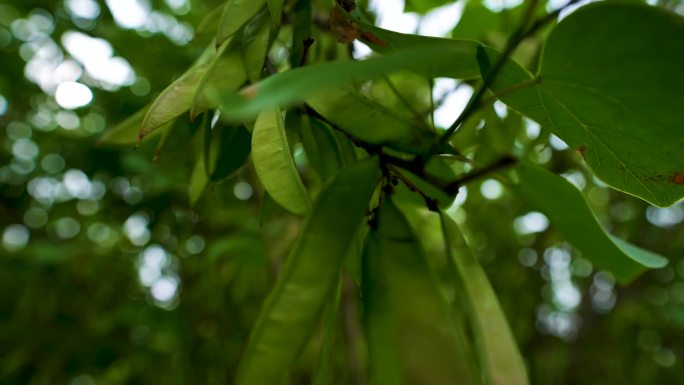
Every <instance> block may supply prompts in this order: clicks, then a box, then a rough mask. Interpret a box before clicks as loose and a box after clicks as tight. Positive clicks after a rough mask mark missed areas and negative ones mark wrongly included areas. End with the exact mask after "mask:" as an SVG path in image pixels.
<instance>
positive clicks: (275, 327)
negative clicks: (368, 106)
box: [236, 158, 380, 385]
mask: <svg viewBox="0 0 684 385" xmlns="http://www.w3.org/2000/svg"><path fill="white" fill-rule="evenodd" d="M379 178H380V169H379V166H378V161H377V159H376V158H369V159H366V160H363V161H361V162H358V163H356V164H354V165H352V166H350V167H348V168H347V169H345V170H343V171H342V172H341V173H340V174H339V175H338V176H337V177H336V178H335V179H333V180H332V181H331V183H330V184H328V185H327V186H326V188H325V189H324V190H323V191H322V192H321V193H320V194H319V195H318V198H317V199H316V201H315V203H314V207H313V210H312V211H311V215H310V216H309V218H308V219H307V221H306V223H305V225H304V228H303V229H302V231H301V233H300V235H299V238H298V239H297V241H296V242H295V245H294V247H293V249H292V252H291V253H290V256H289V257H288V259H287V261H286V262H285V266H284V268H283V270H282V272H281V273H280V275H279V276H278V279H277V281H276V283H275V287H274V288H273V290H272V291H271V293H270V294H269V296H268V299H267V300H266V303H265V304H264V306H263V307H262V309H261V311H260V314H259V317H258V319H257V321H256V324H255V326H254V328H253V330H252V335H251V336H250V340H249V342H248V345H247V348H246V350H245V352H244V354H243V359H242V362H241V363H240V366H239V369H238V375H237V380H236V384H237V385H273V384H277V383H279V382H280V381H281V380H282V378H283V376H284V375H285V374H286V372H287V371H288V369H289V368H290V366H291V365H292V364H293V362H294V361H295V359H296V358H297V353H298V352H299V351H300V350H301V348H302V347H303V346H304V344H305V343H306V341H307V339H308V338H309V336H310V335H311V333H312V331H313V329H314V328H315V326H316V323H317V321H318V319H319V317H320V314H321V311H322V310H323V308H324V306H325V301H326V299H328V298H330V292H331V291H332V289H333V288H334V287H335V284H336V283H337V282H338V278H339V275H340V270H341V268H342V263H343V262H344V259H345V256H346V255H347V249H348V248H349V245H350V243H351V242H352V240H353V239H354V237H355V236H356V234H357V231H358V229H359V227H360V226H361V224H362V223H363V221H364V218H365V216H366V210H367V208H368V202H369V201H370V199H371V196H372V194H373V192H374V190H375V187H376V184H377V182H378V180H379Z"/></svg>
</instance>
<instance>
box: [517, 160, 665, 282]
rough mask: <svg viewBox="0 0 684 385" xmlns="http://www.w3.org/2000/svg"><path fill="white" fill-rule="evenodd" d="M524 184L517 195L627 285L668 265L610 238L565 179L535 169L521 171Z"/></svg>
mask: <svg viewBox="0 0 684 385" xmlns="http://www.w3.org/2000/svg"><path fill="white" fill-rule="evenodd" d="M517 174H518V176H519V178H520V183H519V184H518V185H517V186H516V187H515V191H516V192H517V193H518V194H519V195H520V196H521V197H522V198H524V199H525V200H526V201H527V203H528V204H529V205H530V206H531V207H533V208H535V209H537V210H539V211H541V212H542V213H544V214H545V215H546V216H547V217H548V218H549V220H550V221H551V224H552V225H553V227H554V228H555V229H556V230H557V231H558V232H560V233H561V234H562V235H563V236H564V237H565V238H566V239H567V240H568V242H570V243H571V244H572V245H573V246H574V247H576V248H577V249H579V250H580V251H581V252H582V255H583V256H584V258H587V259H589V260H590V261H592V263H594V264H596V265H597V266H598V267H600V268H602V269H606V270H608V271H610V272H611V273H613V274H614V275H615V277H616V278H617V279H618V280H619V281H621V282H623V283H627V282H629V281H631V280H632V279H634V278H635V277H636V276H637V275H638V274H639V273H641V272H643V271H644V270H645V269H646V268H660V267H663V266H665V265H667V259H665V258H663V257H662V256H660V255H657V254H654V253H652V252H650V251H647V250H644V249H641V248H639V247H637V246H634V245H630V244H628V243H626V242H624V241H622V240H616V238H614V237H612V236H611V235H609V234H607V233H606V232H605V231H604V230H603V228H602V227H601V225H600V224H599V222H598V220H597V219H596V217H595V216H594V213H592V211H591V209H590V208H589V205H587V203H586V201H585V200H584V197H583V196H582V193H580V191H579V190H577V188H575V186H573V185H572V184H571V183H570V182H568V181H566V180H565V179H564V178H562V177H560V176H557V175H555V174H552V173H550V172H548V171H546V170H543V169H541V168H538V167H535V166H529V165H522V166H520V167H519V168H517Z"/></svg>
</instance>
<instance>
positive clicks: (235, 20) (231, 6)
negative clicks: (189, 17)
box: [216, 0, 266, 47]
mask: <svg viewBox="0 0 684 385" xmlns="http://www.w3.org/2000/svg"><path fill="white" fill-rule="evenodd" d="M264 4H266V0H229V1H227V2H226V6H225V8H224V9H223V13H222V14H221V20H220V21H219V26H218V31H217V32H216V46H217V47H219V46H220V45H222V44H223V42H224V41H226V40H227V39H228V38H230V37H231V36H233V35H234V34H235V32H237V31H238V30H239V29H240V28H241V27H242V26H243V25H245V23H247V21H249V19H251V18H252V16H254V15H256V13H257V12H259V10H260V9H261V7H263V6H264Z"/></svg>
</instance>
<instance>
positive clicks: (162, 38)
mask: <svg viewBox="0 0 684 385" xmlns="http://www.w3.org/2000/svg"><path fill="white" fill-rule="evenodd" d="M221 3H222V2H221V1H217V0H215V1H208V0H207V1H196V0H192V1H190V0H164V1H162V0H107V1H102V0H97V1H96V0H64V1H56V0H14V1H13V0H10V1H7V0H4V1H0V128H1V129H2V138H1V141H2V142H1V145H0V198H1V201H0V235H1V237H2V239H1V241H2V243H1V244H0V383H3V384H72V385H85V384H190V383H199V384H204V383H206V384H226V383H231V381H232V378H233V376H234V372H235V367H236V365H237V361H238V359H239V357H240V354H241V351H242V349H243V347H244V344H245V342H246V338H247V337H248V335H249V330H250V327H251V325H252V323H253V322H254V319H255V317H256V314H257V311H258V309H259V306H260V305H261V303H262V301H263V299H264V298H265V296H266V294H267V293H268V290H269V289H270V287H271V286H272V284H273V282H274V276H275V274H276V273H277V271H278V268H279V266H280V264H281V262H282V258H283V256H284V255H286V252H287V250H288V249H289V247H290V245H291V243H292V240H293V239H294V237H295V235H296V233H297V231H298V229H299V227H300V220H299V219H298V218H297V217H294V216H292V215H290V214H288V213H287V212H286V211H285V210H283V209H282V208H280V207H278V206H277V204H276V203H274V202H273V200H271V199H270V198H269V197H268V196H267V195H265V194H264V192H263V190H262V188H261V187H260V186H259V184H258V182H257V179H256V177H255V174H254V170H253V169H252V168H251V166H250V165H249V164H248V165H246V166H245V167H243V168H242V169H240V170H239V171H238V172H237V173H236V174H235V175H233V176H231V177H230V178H227V179H225V180H223V181H220V182H219V183H212V184H210V185H209V186H207V188H206V190H205V191H204V193H203V195H202V197H201V199H199V201H198V203H197V204H195V205H191V204H190V202H189V198H188V188H189V183H190V175H191V172H192V169H193V165H194V163H195V161H196V159H197V157H198V156H199V155H198V154H199V151H201V150H200V149H201V138H199V137H201V135H197V134H196V132H197V131H198V127H197V124H196V123H191V122H190V121H189V119H186V118H184V117H183V118H181V119H178V121H177V122H176V123H175V124H174V126H173V127H172V131H171V134H170V135H168V137H167V140H166V143H165V145H164V147H163V148H161V151H158V150H159V149H158V148H157V145H156V143H155V142H156V140H155V139H150V140H146V141H144V142H143V144H142V145H141V146H140V147H139V148H138V149H136V150H134V149H133V148H132V145H131V146H128V145H126V146H120V147H107V146H97V145H96V142H97V140H98V138H99V137H100V136H101V135H102V133H103V132H105V131H106V130H107V129H108V128H111V127H112V126H113V125H115V124H116V123H118V122H121V121H123V120H124V119H126V118H127V117H129V116H130V115H132V114H133V113H135V112H136V111H138V110H139V109H141V108H143V107H144V106H146V105H147V104H149V103H150V101H151V100H152V99H153V97H154V95H156V94H157V93H158V92H159V91H161V90H162V89H164V88H165V87H166V86H167V85H168V84H169V83H170V82H171V81H173V80H174V79H175V78H177V77H178V76H179V75H180V74H181V73H182V72H183V71H184V70H185V69H186V68H187V67H188V66H189V65H190V64H191V63H192V62H193V61H194V60H195V59H196V58H197V57H198V56H199V55H200V54H201V52H202V51H203V50H204V48H205V47H206V46H207V45H208V44H210V42H211V33H208V34H207V33H204V34H203V33H198V30H197V26H198V25H200V23H201V21H202V20H203V19H204V18H205V16H206V15H207V14H209V13H210V12H211V11H212V10H213V9H215V8H216V7H218V6H219V5H220V4H221ZM292 3H294V2H288V3H287V5H286V10H287V9H289V7H290V6H291V5H292ZM358 3H359V6H360V7H362V8H363V9H367V10H368V14H369V16H371V17H374V18H375V20H376V23H377V24H378V25H381V26H383V27H385V28H390V29H398V30H401V31H403V32H419V33H422V34H431V35H438V36H453V37H456V38H466V39H476V40H480V41H482V42H485V43H487V44H490V45H493V46H496V47H502V46H503V45H504V44H505V41H506V38H507V36H508V34H510V33H511V31H512V30H513V28H515V25H516V24H515V23H516V20H517V17H518V16H517V15H518V14H519V13H520V9H521V6H520V4H521V1H495V0H487V1H484V2H480V1H477V0H470V1H465V0H461V1H458V2H447V1H443V0H407V1H406V4H402V2H401V1H389V0H378V1H370V2H365V1H359V2H358ZM369 3H370V4H369ZM653 3H659V5H661V6H664V7H668V8H670V9H673V10H675V11H677V12H680V13H684V5H682V4H680V3H679V2H676V1H653ZM314 5H315V7H314V20H315V23H314V26H315V29H314V31H313V32H312V33H313V36H314V38H315V39H316V44H315V45H314V46H313V47H312V53H311V54H310V57H309V61H310V62H317V61H326V60H333V59H347V58H348V57H349V54H352V55H353V56H354V57H361V56H364V55H367V54H368V51H367V48H365V47H364V46H363V45H362V44H360V43H354V45H353V46H351V47H346V46H344V45H341V44H338V43H336V42H335V40H334V37H332V36H331V34H330V33H329V32H328V31H327V30H326V28H327V11H328V10H329V7H330V4H329V3H328V2H327V1H315V2H314ZM558 5H560V4H559V3H558V2H556V1H550V2H549V4H548V5H547V9H552V8H555V7H557V6H558ZM291 31H292V28H291V25H290V20H289V19H288V18H287V16H286V17H285V19H284V22H283V26H282V28H281V30H280V32H279V34H278V37H277V39H276V40H275V43H274V46H273V47H272V49H271V51H270V53H269V64H270V65H272V66H274V67H275V68H280V69H282V68H287V66H288V52H289V49H290V47H291V39H292V38H291V34H292V32H291ZM199 32H202V31H201V30H200V31H199ZM539 36H542V37H543V33H542V34H541V35H539ZM673 38H681V37H673ZM542 42H543V38H540V37H536V38H530V39H527V40H526V41H525V42H524V43H523V45H522V46H521V47H520V49H519V50H518V51H517V52H516V54H515V57H516V59H518V60H519V61H520V62H521V63H522V64H524V65H526V66H528V67H529V68H534V67H535V66H536V62H537V58H538V56H539V50H540V49H541V46H542ZM393 89H395V90H398V91H399V94H402V95H404V98H403V100H402V98H398V97H397V96H396V95H397V94H396V93H395V91H394V90H393ZM363 90H364V92H365V93H367V95H369V96H372V97H373V98H375V99H376V100H378V101H379V102H381V103H383V104H385V105H387V106H389V107H390V108H392V109H394V110H398V111H403V112H402V113H406V114H407V116H411V115H415V114H419V115H420V114H428V115H429V113H430V112H431V101H430V100H431V99H434V103H435V105H436V107H437V108H436V111H434V119H435V124H436V125H437V126H442V127H444V126H445V125H449V124H450V123H451V121H452V120H453V119H454V118H455V117H456V116H457V115H458V109H462V108H463V103H464V101H465V100H467V98H468V97H469V95H470V94H471V93H472V88H471V87H470V85H468V84H465V83H464V84H458V83H457V82H455V81H454V80H451V79H436V80H435V81H434V83H433V84H432V90H430V83H428V82H426V81H425V79H421V78H420V77H417V76H416V75H413V74H407V73H400V74H393V75H392V76H390V77H388V78H387V79H385V80H384V81H377V82H372V83H368V87H366V88H364V89H363ZM406 105H410V106H412V108H411V109H407V108H406ZM471 120H472V121H471V122H468V124H466V126H465V127H464V129H462V130H461V131H459V133H457V134H456V136H455V138H454V141H453V143H454V144H455V145H456V146H457V148H459V149H461V150H462V151H463V152H464V153H465V154H467V155H469V156H470V157H471V158H473V159H474V160H475V165H478V164H488V163H491V162H492V161H493V160H494V159H496V158H497V157H498V156H499V155H501V154H504V153H508V152H511V149H513V150H512V152H513V153H514V154H516V155H518V156H520V157H525V158H528V159H530V160H532V161H533V162H536V163H540V164H544V165H546V166H547V167H549V168H550V169H551V170H552V171H554V172H556V173H559V174H562V175H563V176H565V177H566V178H568V179H569V180H570V181H572V182H573V183H574V184H575V185H577V186H578V187H579V188H580V189H582V191H583V192H584V194H585V196H586V197H587V198H588V201H589V202H590V204H591V205H592V206H593V209H594V210H595V212H596V213H597V215H598V216H599V218H600V220H601V221H602V223H603V224H604V225H605V226H606V227H607V228H608V229H610V231H611V232H612V233H614V234H616V235H618V236H620V237H622V238H623V239H626V240H629V241H630V242H633V243H635V244H638V245H641V246H643V247H645V248H648V249H650V250H653V251H656V252H658V253H661V254H662V255H666V256H668V257H669V258H670V264H669V266H668V267H666V268H663V269H659V270H655V271H650V272H647V273H645V274H644V275H643V276H641V277H640V278H639V279H638V280H637V281H635V282H634V283H633V284H631V285H629V286H628V287H620V286H616V284H615V280H614V279H613V277H612V276H611V275H610V274H609V273H606V272H603V271H597V270H596V269H594V268H593V266H592V265H591V263H590V262H589V261H588V260H587V259H584V258H583V257H582V255H580V254H579V253H578V252H576V251H575V250H573V249H572V248H571V247H569V246H568V245H567V244H566V243H564V242H563V241H562V240H561V239H560V238H559V237H558V236H557V235H556V234H555V233H554V231H553V228H550V227H549V224H548V220H547V219H546V217H544V216H543V214H541V213H537V212H533V211H530V209H529V208H528V207H526V206H525V205H524V204H523V203H522V202H521V201H519V200H518V199H517V198H515V197H514V196H512V194H511V193H510V192H509V191H507V190H506V189H505V187H504V186H503V185H501V184H500V183H499V182H498V181H496V180H494V179H487V180H481V181H477V182H473V183H471V184H469V185H468V186H467V187H464V188H462V190H461V191H460V192H459V194H458V196H457V198H456V202H454V204H453V205H452V206H451V207H450V208H449V212H450V213H451V214H452V215H453V216H454V217H455V218H456V219H457V220H458V222H459V223H460V224H461V225H462V227H464V228H465V230H466V232H467V235H468V238H469V239H470V240H471V243H472V246H473V247H474V249H475V250H476V253H477V255H478V257H479V258H480V261H481V263H482V265H483V267H484V268H485V270H486V272H487V274H488V276H489V278H490V280H491V282H492V284H493V285H494V288H495V290H496V292H497V294H498V295H499V299H500V301H501V303H502V306H503V307H504V310H505V312H506V314H507V316H508V319H509V322H510V324H511V326H512V329H513V331H514V334H515V336H516V338H517V340H518V343H519V345H520V349H521V352H522V354H523V356H524V357H525V359H526V363H527V364H528V368H529V373H530V377H531V382H532V383H533V384H579V383H581V384H604V383H620V384H627V383H630V384H675V383H679V382H680V381H681V380H680V379H681V378H682V376H683V375H684V348H683V346H684V344H682V342H683V341H684V262H682V259H683V258H682V257H683V256H684V226H682V221H684V205H682V204H677V205H675V206H673V207H670V208H656V207H652V206H649V205H648V204H646V203H644V202H643V201H640V200H638V199H636V198H632V197H630V196H627V195H625V194H622V193H619V192H617V191H614V190H611V189H608V188H606V187H605V186H604V185H603V184H601V183H600V182H599V181H597V180H596V179H595V178H593V177H592V176H591V174H590V173H588V172H587V170H586V169H585V168H584V167H583V165H582V162H581V157H580V156H579V155H578V154H576V153H575V152H574V151H572V150H570V149H568V148H567V146H565V144H564V143H563V142H562V141H560V140H559V139H557V138H555V137H553V136H552V135H551V134H549V133H548V132H545V131H544V130H541V129H540V128H539V126H538V125H536V124H534V123H532V122H530V121H527V120H525V119H523V118H522V117H520V116H519V115H517V114H516V113H515V112H512V111H507V110H506V107H505V106H503V105H502V104H499V103H498V102H497V103H495V104H494V105H493V107H491V108H488V109H485V110H483V111H482V112H481V113H479V114H478V115H477V116H475V117H474V118H473V119H471ZM293 135H294V134H293ZM198 138H199V139H198ZM295 142H296V140H295ZM155 155H158V160H157V161H153V158H155ZM295 156H296V161H297V165H298V167H299V171H300V172H301V173H302V176H303V179H304V181H305V182H306V184H307V186H308V187H309V188H310V189H312V190H313V191H315V190H316V189H317V188H318V186H319V185H320V183H321V182H320V181H318V180H316V176H315V175H314V174H313V173H312V172H311V170H310V169H309V163H308V161H307V159H306V156H305V154H304V153H303V152H302V150H301V145H295ZM463 167H465V169H467V168H468V165H465V166H463ZM460 171H463V170H460ZM418 220H420V219H418ZM421 236H422V239H423V241H424V244H425V247H426V248H427V249H430V248H435V247H438V246H436V245H437V244H438V243H439V242H440V240H439V231H438V230H435V229H434V227H430V226H429V225H428V226H424V227H422V228H421ZM438 273H440V275H444V274H447V272H446V271H445V270H444V271H438ZM358 306H359V304H358V288H357V287H356V286H355V285H354V284H353V283H352V282H351V281H350V282H348V284H347V285H345V288H344V295H343V299H342V306H341V311H340V315H339V317H338V318H339V319H338V320H337V322H338V324H339V325H340V328H339V333H338V334H337V335H336V337H335V338H336V351H335V355H334V367H335V369H334V370H335V373H336V374H337V375H336V383H339V384H353V383H363V382H362V380H361V379H360V377H362V376H360V375H359V373H360V372H362V371H363V370H364V367H365V361H364V360H365V353H364V352H363V349H362V348H361V347H360V346H362V343H363V336H361V335H360V331H359V330H360V329H359V308H358ZM320 339H321V338H320V336H319V335H317V336H315V337H314V338H313V339H312V341H311V343H310V346H309V347H308V348H307V350H306V351H305V352H304V354H303V355H302V357H301V358H300V363H299V364H298V367H299V368H300V369H299V370H296V371H293V372H292V373H291V377H290V379H289V380H288V379H285V380H284V383H285V382H287V381H289V383H291V384H307V383H310V382H311V376H312V373H311V369H310V368H311V367H313V366H315V364H316V361H317V359H318V358H317V357H318V349H319V348H318V346H319V345H320Z"/></svg>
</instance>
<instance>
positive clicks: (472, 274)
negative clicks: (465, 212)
mask: <svg viewBox="0 0 684 385" xmlns="http://www.w3.org/2000/svg"><path fill="white" fill-rule="evenodd" d="M440 217H441V220H442V231H443V233H444V239H445V242H446V245H447V253H448V254H449V259H450V260H449V262H451V263H452V264H453V265H454V267H455V268H454V270H456V272H457V274H458V275H459V277H458V279H457V280H458V281H459V282H461V285H462V286H463V289H464V290H465V293H463V294H465V295H464V297H465V298H463V300H464V301H462V303H465V304H466V305H467V309H466V311H465V313H466V314H467V317H468V318H469V319H470V321H471V329H472V331H473V337H474V339H475V348H476V350H477V355H478V359H479V361H480V368H481V370H482V371H483V372H484V376H485V379H486V382H485V383H486V384H488V385H526V384H528V383H529V380H528V378H527V372H526V371H525V363H524V362H523V359H522V356H521V355H520V351H519V350H518V346H517V344H516V342H515V337H514V336H513V333H512V332H511V328H510V327H509V325H508V322H507V321H506V315H505V314H504V312H503V310H502V309H501V306H500V305H499V301H498V300H497V298H496V293H495V292H494V289H493V288H492V285H491V284H490V283H489V280H488V279H487V275H486V274H485V272H484V271H483V270H482V267H481V266H480V264H479V262H478V261H477V258H476V257H475V255H474V254H473V253H472V251H471V250H470V248H469V247H468V245H467V244H466V241H465V239H464V238H463V235H462V234H461V232H460V230H459V228H458V225H457V224H456V222H454V221H453V219H451V218H450V217H449V216H448V215H447V214H444V213H441V215H440ZM456 295H457V296H458V295H460V294H459V293H457V294H456Z"/></svg>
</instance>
